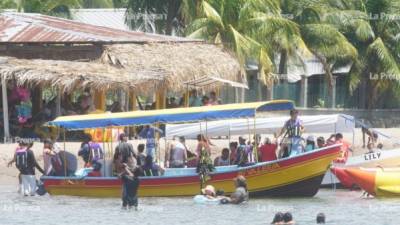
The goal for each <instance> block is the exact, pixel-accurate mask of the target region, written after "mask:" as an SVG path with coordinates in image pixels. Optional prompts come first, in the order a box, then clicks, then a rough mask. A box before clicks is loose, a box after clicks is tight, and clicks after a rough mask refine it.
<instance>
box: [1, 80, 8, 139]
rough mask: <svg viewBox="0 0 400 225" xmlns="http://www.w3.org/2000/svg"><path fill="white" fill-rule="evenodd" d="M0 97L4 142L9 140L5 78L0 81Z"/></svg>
mask: <svg viewBox="0 0 400 225" xmlns="http://www.w3.org/2000/svg"><path fill="white" fill-rule="evenodd" d="M1 87H2V96H3V123H4V124H3V125H4V142H7V141H8V139H9V138H10V126H9V117H8V98H7V81H6V78H5V77H2V79H1Z"/></svg>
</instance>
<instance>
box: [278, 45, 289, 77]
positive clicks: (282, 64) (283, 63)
mask: <svg viewBox="0 0 400 225" xmlns="http://www.w3.org/2000/svg"><path fill="white" fill-rule="evenodd" d="M278 73H279V74H287V51H286V50H282V51H281V58H280V60H279V70H278Z"/></svg>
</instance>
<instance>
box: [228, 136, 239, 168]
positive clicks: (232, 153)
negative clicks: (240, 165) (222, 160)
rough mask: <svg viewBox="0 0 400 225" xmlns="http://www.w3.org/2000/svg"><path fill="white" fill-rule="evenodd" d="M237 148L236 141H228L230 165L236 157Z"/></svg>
mask: <svg viewBox="0 0 400 225" xmlns="http://www.w3.org/2000/svg"><path fill="white" fill-rule="evenodd" d="M237 148H238V143H237V142H236V141H234V142H231V143H229V151H230V161H231V165H234V164H235V161H236V157H237Z"/></svg>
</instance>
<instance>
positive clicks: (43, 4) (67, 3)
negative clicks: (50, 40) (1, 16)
mask: <svg viewBox="0 0 400 225" xmlns="http://www.w3.org/2000/svg"><path fill="white" fill-rule="evenodd" d="M8 2H11V1H9V0H8ZM11 6H14V7H15V8H17V9H18V11H19V12H22V11H23V12H32V13H42V14H46V15H52V16H60V17H67V18H69V17H71V13H70V8H78V7H80V0H14V4H11Z"/></svg>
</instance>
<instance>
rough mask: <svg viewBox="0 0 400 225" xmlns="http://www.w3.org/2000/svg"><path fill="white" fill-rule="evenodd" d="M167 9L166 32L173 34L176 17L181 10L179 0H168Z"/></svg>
mask: <svg viewBox="0 0 400 225" xmlns="http://www.w3.org/2000/svg"><path fill="white" fill-rule="evenodd" d="M167 10H168V11H167V21H166V28H165V34H166V35H171V34H172V30H173V28H174V19H175V18H176V17H177V15H178V11H179V0H168V9H167Z"/></svg>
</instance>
